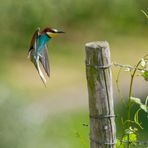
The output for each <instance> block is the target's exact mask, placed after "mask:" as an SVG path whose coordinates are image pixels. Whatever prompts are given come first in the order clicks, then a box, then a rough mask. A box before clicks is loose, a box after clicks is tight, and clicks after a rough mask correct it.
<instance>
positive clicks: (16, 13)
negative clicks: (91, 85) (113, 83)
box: [0, 0, 148, 148]
mask: <svg viewBox="0 0 148 148" xmlns="http://www.w3.org/2000/svg"><path fill="white" fill-rule="evenodd" d="M147 8H148V1H146V0H141V1H139V0H120V1H119V0H112V1H110V0H75V1H72V0H42V1H39V0H25V1H24V0H13V1H12V0H0V14H1V15H0V28H1V31H0V51H1V54H0V148H10V147H11V148H41V147H42V148H59V147H61V148H76V147H77V148H88V147H89V128H88V127H86V126H83V124H89V119H88V96H87V84H86V77H85V65H84V62H85V50H84V47H85V43H86V42H90V41H95V40H107V41H108V42H109V43H110V48H111V55H112V60H113V61H114V62H119V63H123V64H135V63H136V62H137V61H138V60H139V59H140V58H141V57H142V56H143V55H145V54H146V53H147V51H148V50H147V49H148V43H147V39H148V35H147V34H148V20H147V19H146V17H145V16H144V14H143V13H142V12H141V9H143V10H145V11H146V12H147V11H148V9H147ZM47 26H51V27H53V28H58V29H61V30H64V31H65V32H66V34H65V35H64V36H61V37H58V38H55V39H53V40H52V41H51V42H50V43H49V46H48V47H49V57H50V64H51V78H50V79H48V78H47V79H48V83H47V87H46V88H45V87H44V86H43V84H42V82H41V80H40V78H39V76H38V74H37V72H36V70H35V68H34V66H33V64H32V63H31V62H30V61H29V59H27V51H28V47H29V43H30V40H31V37H32V34H33V32H34V30H35V29H36V28H37V27H41V28H42V29H43V28H44V27H47ZM113 70H114V71H115V72H116V69H113ZM128 80H129V75H128V74H127V73H126V72H123V73H122V75H121V78H120V86H121V89H122V90H123V93H124V96H125V98H126V96H127V93H128V88H129V83H128ZM134 86H135V87H134V95H135V96H137V97H140V98H145V97H146V96H147V89H148V84H147V83H146V82H145V81H144V80H143V79H141V78H138V79H136V81H135V83H134ZM114 96H115V97H114V98H115V108H116V114H117V115H118V114H121V115H122V114H124V112H125V108H122V103H119V102H121V101H120V100H119V99H118V95H117V93H116V88H115V89H114ZM120 120H121V119H120V117H118V118H117V125H121V124H120ZM141 120H142V121H143V123H144V124H143V126H144V130H141V131H140V136H139V138H140V139H141V140H147V137H148V134H147V132H148V127H147V126H146V125H147V124H148V119H147V118H146V115H145V114H143V113H142V114H141ZM119 131H121V129H120V128H119V127H118V128H117V133H118V136H120V132H119Z"/></svg>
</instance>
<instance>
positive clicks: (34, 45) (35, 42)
mask: <svg viewBox="0 0 148 148" xmlns="http://www.w3.org/2000/svg"><path fill="white" fill-rule="evenodd" d="M61 33H64V32H63V31H59V30H57V29H52V28H48V27H47V28H45V29H43V31H40V28H37V29H36V31H35V33H34V35H33V37H32V40H31V43H30V48H29V51H28V57H29V58H30V60H31V61H32V62H33V64H34V66H35V68H36V69H37V71H38V73H39V76H40V78H41V79H42V81H43V83H44V84H46V79H45V77H44V75H43V73H42V71H41V68H40V65H39V61H40V63H41V64H42V66H43V68H44V70H45V72H46V74H47V76H48V77H49V76H50V66H49V60H48V48H47V42H48V41H49V40H50V39H52V38H53V37H55V36H57V35H59V34H61Z"/></svg>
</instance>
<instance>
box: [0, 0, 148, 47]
mask: <svg viewBox="0 0 148 148" xmlns="http://www.w3.org/2000/svg"><path fill="white" fill-rule="evenodd" d="M0 3H1V6H0V14H1V22H0V28H1V40H0V46H1V47H2V48H3V47H5V48H9V49H11V48H13V47H14V48H15V49H17V48H16V47H21V46H25V45H26V43H27V42H26V41H25V39H26V38H28V36H30V33H32V32H33V31H34V29H35V28H36V27H38V26H40V27H44V26H54V27H58V28H59V27H60V28H66V29H67V28H69V29H71V28H77V29H79V27H80V29H82V28H83V29H84V30H80V31H82V32H85V29H87V30H88V29H90V30H91V28H94V27H95V28H98V29H99V28H100V29H104V28H105V29H106V31H107V29H108V28H109V29H112V31H113V32H116V31H122V32H127V31H128V32H129V31H131V32H134V30H135V29H137V28H139V27H141V28H140V29H142V27H143V25H145V24H146V25H147V20H145V18H144V17H143V15H142V13H141V12H140V10H141V9H144V10H145V9H147V8H146V6H147V5H148V2H147V1H144V0H143V1H138V0H136V1H135V0H130V1H129V0H120V1H118V0H113V1H110V0H93V1H91V0H75V1H69V0H61V1H58V0H42V1H36V0H25V1H24V0H13V1H11V0H0ZM9 43H11V44H9Z"/></svg>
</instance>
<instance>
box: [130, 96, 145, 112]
mask: <svg viewBox="0 0 148 148" xmlns="http://www.w3.org/2000/svg"><path fill="white" fill-rule="evenodd" d="M130 99H131V100H132V101H133V102H135V103H136V104H138V105H139V106H140V108H141V109H142V110H143V111H145V112H146V113H148V106H147V101H148V97H147V98H146V101H145V104H143V103H142V102H141V100H140V99H139V98H136V97H131V98H130Z"/></svg>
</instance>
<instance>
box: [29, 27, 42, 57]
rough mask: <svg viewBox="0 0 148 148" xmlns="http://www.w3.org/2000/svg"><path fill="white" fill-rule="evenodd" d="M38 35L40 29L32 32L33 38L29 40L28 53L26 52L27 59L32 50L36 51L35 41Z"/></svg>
mask: <svg viewBox="0 0 148 148" xmlns="http://www.w3.org/2000/svg"><path fill="white" fill-rule="evenodd" d="M39 34H40V28H39V27H38V28H37V29H36V31H35V32H34V34H33V37H32V39H31V42H30V48H29V51H28V57H30V52H31V51H32V50H36V39H37V38H38V36H39Z"/></svg>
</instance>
